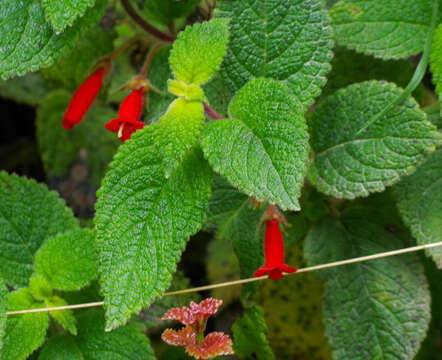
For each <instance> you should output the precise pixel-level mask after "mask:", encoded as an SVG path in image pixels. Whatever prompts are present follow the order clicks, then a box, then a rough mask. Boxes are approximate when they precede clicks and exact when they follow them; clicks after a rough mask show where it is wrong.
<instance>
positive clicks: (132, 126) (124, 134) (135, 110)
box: [104, 87, 146, 141]
mask: <svg viewBox="0 0 442 360" xmlns="http://www.w3.org/2000/svg"><path fill="white" fill-rule="evenodd" d="M144 92H145V89H144V88H143V87H142V88H140V89H137V90H135V89H133V90H132V91H131V92H130V94H129V95H128V96H126V98H125V99H124V100H123V102H122V103H121V105H120V109H119V110H118V117H117V118H116V119H113V120H111V121H109V122H108V123H106V124H105V125H104V126H105V127H106V129H108V130H110V131H112V132H118V137H119V138H120V140H121V141H126V140H128V139H130V137H131V136H132V133H134V132H135V131H136V130H138V129H142V128H143V127H144V126H145V125H146V124H145V123H143V122H141V121H139V119H140V116H141V112H142V110H143V98H144Z"/></svg>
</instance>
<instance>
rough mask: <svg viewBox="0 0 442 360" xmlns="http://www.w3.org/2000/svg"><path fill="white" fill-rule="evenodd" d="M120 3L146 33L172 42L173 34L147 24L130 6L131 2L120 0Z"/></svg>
mask: <svg viewBox="0 0 442 360" xmlns="http://www.w3.org/2000/svg"><path fill="white" fill-rule="evenodd" d="M121 4H122V5H123V7H124V9H125V10H126V12H127V13H128V14H129V16H130V17H131V18H132V19H133V20H134V21H135V22H136V23H137V24H138V25H140V26H141V27H142V28H143V29H144V30H146V31H147V32H148V33H150V34H152V35H153V36H155V37H156V38H158V39H160V40H163V41H167V42H173V41H174V40H175V38H174V37H173V36H171V35H169V34H166V33H164V32H162V31H160V30H158V29H157V28H156V27H155V26H153V25H151V24H149V23H148V22H147V21H146V20H144V19H143V18H142V17H141V16H140V15H138V13H137V12H136V11H135V9H134V8H133V7H132V4H131V3H130V0H121Z"/></svg>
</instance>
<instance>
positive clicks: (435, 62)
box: [430, 24, 442, 101]
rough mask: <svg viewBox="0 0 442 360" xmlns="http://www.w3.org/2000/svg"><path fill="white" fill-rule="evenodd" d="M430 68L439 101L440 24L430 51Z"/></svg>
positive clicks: (441, 79)
mask: <svg viewBox="0 0 442 360" xmlns="http://www.w3.org/2000/svg"><path fill="white" fill-rule="evenodd" d="M430 68H431V72H432V74H433V77H432V81H433V84H434V85H436V93H437V95H438V96H439V101H440V100H441V99H442V24H441V25H439V27H438V28H437V29H436V31H435V33H434V36H433V42H432V44H431V52H430Z"/></svg>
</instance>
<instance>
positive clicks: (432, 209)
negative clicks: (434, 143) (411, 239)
mask: <svg viewBox="0 0 442 360" xmlns="http://www.w3.org/2000/svg"><path fill="white" fill-rule="evenodd" d="M441 189H442V149H439V150H436V151H435V152H434V153H432V154H431V155H430V156H429V157H428V159H427V161H426V162H425V163H424V164H423V165H421V166H419V167H418V168H417V170H416V172H415V173H414V174H413V175H411V176H409V177H406V178H405V179H403V180H402V181H401V182H400V183H399V184H397V185H396V186H395V187H394V190H395V192H396V194H397V195H398V198H399V201H398V208H399V212H400V213H401V215H402V219H403V220H404V223H405V224H407V225H408V226H409V227H410V229H411V233H412V234H413V236H415V237H416V239H417V243H418V244H419V245H424V244H431V243H434V242H438V241H441V240H442V191H441ZM426 251H427V254H428V255H431V257H432V258H433V260H434V262H435V263H436V266H437V267H438V268H439V269H442V247H438V248H437V247H436V248H432V249H428V250H426Z"/></svg>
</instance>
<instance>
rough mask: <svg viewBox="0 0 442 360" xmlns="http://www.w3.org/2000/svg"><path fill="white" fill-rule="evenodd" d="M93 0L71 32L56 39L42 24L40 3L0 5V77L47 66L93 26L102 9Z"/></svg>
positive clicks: (25, 0) (101, 2)
mask: <svg viewBox="0 0 442 360" xmlns="http://www.w3.org/2000/svg"><path fill="white" fill-rule="evenodd" d="M106 3H107V1H106V0H97V1H96V6H95V7H93V8H91V9H89V10H88V11H87V12H86V14H85V15H84V16H83V17H82V18H79V19H78V20H77V21H76V22H75V23H74V24H73V26H72V27H71V28H69V29H67V30H66V31H65V32H64V33H62V34H59V35H57V34H56V33H55V32H54V31H53V30H52V28H51V26H50V24H49V23H47V22H46V21H45V15H44V9H43V6H42V4H41V1H40V0H22V1H16V0H4V1H1V2H0V19H2V21H1V23H0V33H1V34H2V36H1V37H0V77H2V78H4V79H6V78H9V77H13V76H16V75H23V74H24V73H26V72H30V71H36V70H38V69H39V68H41V67H46V66H49V65H51V64H52V63H53V62H54V61H55V60H57V59H58V58H59V57H60V56H61V55H62V54H63V53H64V52H66V51H68V50H69V49H71V48H72V47H73V45H74V44H75V42H76V41H77V40H78V39H79V38H81V37H82V36H83V35H84V34H85V33H86V32H87V30H88V29H89V28H90V27H92V26H93V25H95V24H97V23H98V21H99V20H100V19H101V17H102V15H103V13H104V9H105V7H106Z"/></svg>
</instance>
